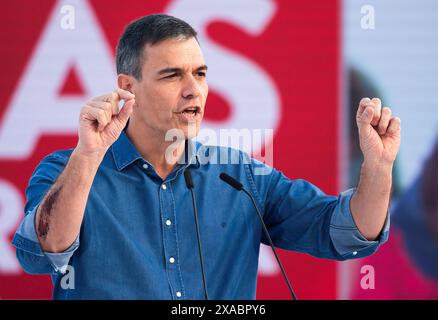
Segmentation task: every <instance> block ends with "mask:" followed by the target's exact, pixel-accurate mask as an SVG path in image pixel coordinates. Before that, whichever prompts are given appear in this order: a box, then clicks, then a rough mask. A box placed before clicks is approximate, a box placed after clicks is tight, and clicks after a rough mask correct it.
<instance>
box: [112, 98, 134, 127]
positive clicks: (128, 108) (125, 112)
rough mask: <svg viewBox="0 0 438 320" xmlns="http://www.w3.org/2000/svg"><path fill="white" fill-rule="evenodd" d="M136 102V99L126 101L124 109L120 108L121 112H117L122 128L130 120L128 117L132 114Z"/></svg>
mask: <svg viewBox="0 0 438 320" xmlns="http://www.w3.org/2000/svg"><path fill="white" fill-rule="evenodd" d="M134 104H135V99H130V100H127V101H125V104H124V105H123V108H122V110H120V112H119V113H118V114H117V116H116V119H117V121H118V122H119V124H120V125H121V127H122V128H124V127H125V125H126V123H127V122H128V119H129V117H130V116H131V114H132V110H133V109H134Z"/></svg>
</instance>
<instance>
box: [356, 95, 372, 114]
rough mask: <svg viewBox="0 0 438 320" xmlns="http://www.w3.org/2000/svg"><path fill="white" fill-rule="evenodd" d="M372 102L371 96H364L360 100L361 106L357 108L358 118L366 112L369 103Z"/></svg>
mask: <svg viewBox="0 0 438 320" xmlns="http://www.w3.org/2000/svg"><path fill="white" fill-rule="evenodd" d="M369 103H371V99H370V98H368V97H367V98H362V99H361V100H360V101H359V108H357V113H356V117H357V119H359V118H360V117H361V116H362V113H363V112H364V110H365V108H366V107H367V105H368V104H369Z"/></svg>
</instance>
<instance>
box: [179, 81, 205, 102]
mask: <svg viewBox="0 0 438 320" xmlns="http://www.w3.org/2000/svg"><path fill="white" fill-rule="evenodd" d="M200 93H201V91H200V88H199V84H198V82H197V81H196V79H195V78H194V77H193V76H190V77H187V78H186V81H185V82H184V87H183V91H182V96H183V98H185V99H194V98H197V97H199V95H200Z"/></svg>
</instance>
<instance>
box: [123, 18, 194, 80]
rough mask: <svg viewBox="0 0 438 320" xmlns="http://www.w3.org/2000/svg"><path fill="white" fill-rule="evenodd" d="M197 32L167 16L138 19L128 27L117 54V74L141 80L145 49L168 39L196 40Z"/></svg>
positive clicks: (186, 24)
mask: <svg viewBox="0 0 438 320" xmlns="http://www.w3.org/2000/svg"><path fill="white" fill-rule="evenodd" d="M196 36H197V33H196V31H195V30H194V29H193V28H192V27H191V26H190V25H189V24H188V23H187V22H185V21H183V20H181V19H178V18H176V17H172V16H169V15H165V14H152V15H147V16H144V17H142V18H140V19H137V20H135V21H133V22H131V23H130V24H128V26H127V27H126V29H125V31H124V32H123V34H122V36H121V37H120V39H119V43H118V45H117V52H116V67H117V74H121V73H124V74H128V75H131V76H133V77H135V78H136V79H137V80H141V67H142V65H143V48H144V46H145V45H146V44H148V43H149V44H152V45H154V44H157V43H159V42H161V41H163V40H167V39H189V38H192V37H193V38H195V39H196V40H197V38H196Z"/></svg>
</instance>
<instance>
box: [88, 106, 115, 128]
mask: <svg viewBox="0 0 438 320" xmlns="http://www.w3.org/2000/svg"><path fill="white" fill-rule="evenodd" d="M84 114H85V118H86V119H87V120H90V121H97V130H98V131H102V130H103V129H104V128H105V127H106V125H107V124H108V123H109V121H108V118H107V116H106V114H105V111H104V110H103V109H100V108H95V107H92V106H88V105H87V106H86V107H85V110H84Z"/></svg>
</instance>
